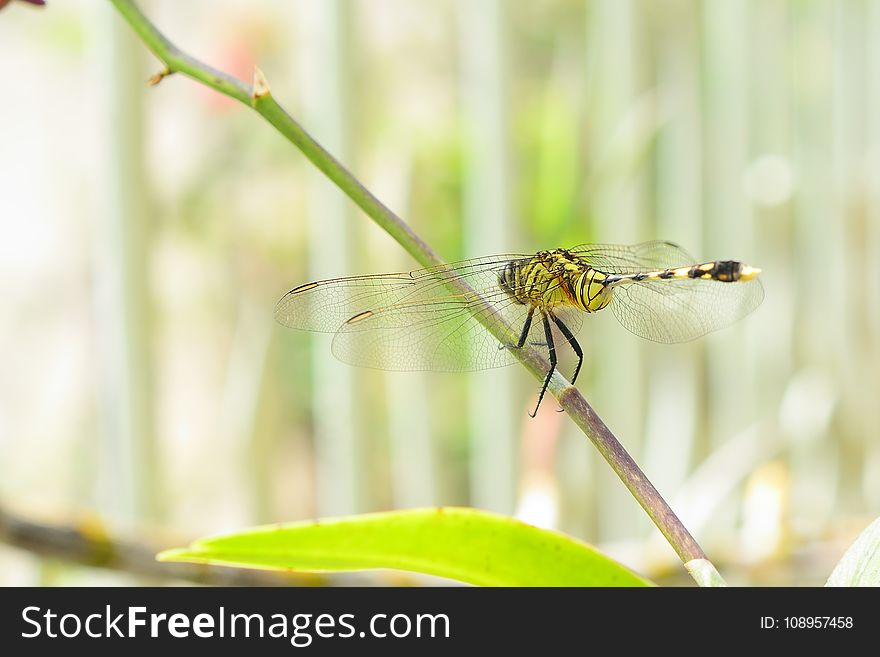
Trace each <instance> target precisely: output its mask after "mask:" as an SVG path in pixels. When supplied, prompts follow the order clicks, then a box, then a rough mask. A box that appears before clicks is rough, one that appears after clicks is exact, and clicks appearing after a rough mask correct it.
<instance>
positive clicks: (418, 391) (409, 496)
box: [370, 142, 438, 509]
mask: <svg viewBox="0 0 880 657" xmlns="http://www.w3.org/2000/svg"><path fill="white" fill-rule="evenodd" d="M388 148H393V149H394V153H393V155H392V156H390V157H388V158H385V159H384V161H383V165H382V166H381V167H377V169H378V171H377V175H378V176H381V177H382V180H381V181H376V183H377V187H380V188H381V189H383V190H384V193H383V196H384V198H385V200H386V202H388V204H389V205H390V206H391V207H393V208H398V209H399V211H400V213H401V215H402V216H404V217H406V216H409V215H410V214H411V212H410V197H409V190H410V189H411V188H412V169H413V166H412V165H413V154H412V150H411V148H410V147H409V142H407V144H400V143H398V144H394V143H391V144H389V146H388ZM385 238H386V236H385V235H384V234H381V241H380V242H377V243H376V245H375V248H373V247H371V248H370V253H375V254H377V255H378V259H379V261H380V262H381V263H383V268H382V271H386V270H387V271H396V270H399V271H406V270H407V269H412V258H411V257H409V256H408V255H406V254H405V253H401V251H400V249H399V248H397V245H396V244H394V243H393V242H391V241H390V240H388V239H385ZM389 263H395V264H389ZM429 376H430V375H429V374H428V373H426V372H385V390H386V394H385V398H386V403H387V412H388V443H389V448H390V452H391V454H390V455H391V497H392V501H393V504H394V507H395V508H398V509H405V508H412V507H424V506H431V505H434V504H437V499H438V498H437V492H438V491H437V477H436V475H435V470H434V454H433V449H432V446H433V431H432V429H433V425H432V422H431V413H430V410H431V400H432V395H431V390H430V388H429V379H428V377H429Z"/></svg>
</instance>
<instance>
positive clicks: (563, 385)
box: [110, 0, 707, 563]
mask: <svg viewBox="0 0 880 657" xmlns="http://www.w3.org/2000/svg"><path fill="white" fill-rule="evenodd" d="M110 1H111V2H112V3H113V5H114V6H115V7H116V8H117V9H118V10H119V12H120V13H121V14H122V16H123V17H124V18H125V20H126V21H128V23H129V24H130V25H131V27H132V28H133V29H134V31H135V32H136V33H137V34H138V35H139V36H140V38H141V39H142V40H143V42H144V43H145V44H146V46H147V47H148V48H149V49H150V50H151V51H152V52H153V54H154V55H155V56H156V57H157V58H159V60H160V61H162V63H163V64H165V67H166V70H165V71H164V72H163V73H162V74H160V75H159V76H157V77H156V78H154V81H158V80H160V79H161V78H162V77H165V76H166V75H170V74H172V73H182V74H183V75H186V76H188V77H191V78H193V79H194V80H197V81H199V82H201V83H202V84H204V85H206V86H208V87H210V88H211V89H214V90H216V91H218V92H220V93H222V94H224V95H226V96H229V97H230V98H235V99H236V100H238V101H240V102H242V103H244V104H246V105H248V106H249V107H251V108H253V109H254V110H255V111H256V112H257V113H258V114H260V115H261V116H262V117H263V118H264V119H266V120H267V121H268V122H269V123H270V124H271V125H272V126H273V127H274V128H275V129H276V130H278V132H280V133H281V134H282V135H283V136H284V137H285V138H286V139H287V140H288V141H290V142H291V143H293V144H294V145H295V146H296V147H297V148H298V149H299V150H300V151H301V152H302V153H303V154H304V155H305V156H306V157H307V158H308V159H309V160H310V161H311V162H312V163H313V164H314V165H315V166H316V167H317V168H318V169H320V170H321V171H322V172H323V173H324V174H325V175H326V176H327V177H328V178H330V180H332V181H333V183H334V184H335V185H336V186H337V187H339V188H340V189H341V190H342V191H343V192H345V194H346V195H347V196H348V197H349V198H351V200H352V201H354V202H355V203H356V204H357V205H358V207H360V208H361V209H362V210H363V211H364V212H365V213H366V214H367V216H369V217H370V218H371V219H372V220H373V221H375V222H376V223H377V224H378V225H379V226H380V227H381V228H382V229H383V230H385V231H386V232H387V233H388V234H389V235H390V236H391V237H393V238H394V239H395V240H396V241H397V242H398V243H399V244H400V245H401V246H402V247H403V248H404V249H406V251H407V252H408V253H409V254H410V255H411V256H412V257H413V258H415V259H416V261H418V262H419V264H421V265H423V266H425V267H429V266H431V265H436V264H441V263H442V262H443V261H442V260H441V259H440V257H439V256H438V255H437V254H436V253H435V252H434V251H433V249H431V248H430V247H429V246H428V245H427V244H426V243H425V242H424V241H423V240H422V239H421V238H420V237H419V236H418V235H417V234H416V233H415V232H414V231H413V230H412V228H410V227H409V225H408V224H407V223H406V222H404V221H403V219H401V218H400V217H398V216H397V215H396V214H395V213H394V212H392V211H391V210H390V209H389V208H388V207H386V206H385V205H384V204H383V203H382V202H381V201H380V200H379V199H377V198H376V197H375V196H374V195H373V194H372V193H371V192H370V191H369V190H368V189H367V188H366V187H364V186H363V185H362V184H361V183H360V182H359V181H358V180H357V178H355V177H354V176H353V175H352V174H351V173H350V172H349V171H348V170H347V169H346V168H345V167H344V166H343V165H342V164H341V163H340V162H339V161H338V160H337V159H336V158H334V157H333V156H332V155H331V154H330V153H328V152H327V151H326V150H325V149H324V148H323V147H322V146H321V145H320V144H319V143H318V142H316V141H315V140H314V139H313V138H312V137H311V136H310V135H309V134H308V133H307V132H306V131H305V130H304V129H303V128H302V126H300V125H299V123H297V122H296V121H295V120H294V119H293V117H291V116H290V115H289V114H288V113H287V112H286V111H285V110H284V109H283V108H282V107H281V105H279V104H278V102H277V101H276V100H275V99H274V98H273V96H272V94H271V92H270V91H269V87H268V85H267V84H266V83H265V80H264V79H263V77H262V73H260V72H259V71H256V72H255V83H254V85H253V86H250V85H247V84H246V83H244V82H242V81H241V80H237V79H235V78H233V77H231V76H229V75H227V74H225V73H222V72H220V71H217V70H215V69H213V68H211V67H210V66H207V65H205V64H203V63H201V62H199V61H197V60H195V59H193V58H192V57H190V56H188V55H186V54H185V53H183V52H181V51H180V50H179V49H178V48H177V47H176V46H174V45H173V44H172V43H171V42H170V41H168V39H166V38H165V37H164V36H163V35H162V34H161V33H160V32H159V31H158V30H157V29H156V27H155V26H154V25H153V24H152V23H151V22H150V21H149V20H148V19H147V18H146V16H144V14H143V13H141V11H140V9H138V7H137V5H136V4H135V3H134V2H133V1H132V0H110ZM484 321H485V325H486V327H487V329H489V330H490V331H492V332H493V333H494V334H495V335H496V337H498V338H499V340H500V341H501V342H502V343H505V342H510V337H509V336H510V335H512V333H511V332H510V331H509V327H507V329H508V330H507V331H505V327H504V326H503V325H502V326H500V327H499V326H496V325H495V324H494V323H490V322H489V320H488V319H486V320H484ZM505 333H507V334H508V335H505ZM516 356H517V358H519V360H520V362H522V364H523V365H524V366H525V367H526V368H527V369H528V370H529V371H530V372H531V373H532V375H533V376H535V378H536V379H538V380H539V381H541V380H543V378H544V376H545V373H546V372H547V370H548V368H549V364H548V363H547V361H546V359H545V358H544V357H543V356H542V355H541V354H540V353H538V352H537V351H535V350H534V349H530V348H526V349H521V350H517V351H516ZM548 390H549V391H550V393H551V394H552V395H553V396H554V397H556V399H557V400H558V401H559V404H560V406H561V407H562V408H563V409H564V410H565V411H566V412H567V413H568V414H569V416H570V417H571V418H572V420H574V422H575V424H577V426H578V427H580V428H581V430H582V431H583V432H584V433H585V434H586V436H587V437H588V438H589V439H590V440H591V441H592V442H593V444H594V445H595V446H596V448H597V449H598V450H599V452H600V453H601V454H602V456H603V457H604V458H605V460H606V461H608V463H609V464H610V465H611V467H612V468H613V470H614V471H615V472H616V473H617V475H618V476H619V477H620V479H621V480H622V481H623V483H624V484H625V485H626V487H627V488H628V489H629V491H630V492H631V493H632V495H633V497H635V498H636V500H637V501H638V503H639V504H640V505H641V506H642V508H643V509H645V511H646V512H647V514H648V516H649V517H650V518H651V520H652V521H653V522H654V524H655V525H657V527H658V529H660V531H661V533H662V534H663V535H664V536H665V537H666V540H668V541H669V543H670V545H672V547H673V549H674V550H675V551H676V553H677V554H678V556H679V557H680V558H681V560H682V561H683V562H684V563H688V562H690V561H693V560H694V559H707V557H706V555H705V553H704V552H703V550H702V549H701V548H700V546H699V545H698V544H697V542H696V541H695V540H694V538H693V536H691V535H690V533H689V532H688V530H687V529H686V528H685V526H684V525H683V524H682V522H681V520H679V519H678V517H677V516H676V515H675V513H674V512H673V511H672V509H671V508H670V507H669V505H668V504H667V503H666V501H665V500H664V499H663V497H662V496H661V495H660V493H659V492H658V491H657V489H656V488H654V486H653V484H651V482H650V481H649V480H648V478H647V477H646V476H645V474H644V473H643V472H642V471H641V469H640V468H639V466H638V465H637V464H636V462H635V461H634V460H633V459H632V457H631V456H630V455H629V453H627V451H626V450H625V449H624V448H623V445H621V444H620V442H619V441H618V440H617V438H615V436H614V434H613V433H611V430H610V429H609V428H608V427H607V426H606V425H605V423H604V422H603V421H602V420H601V418H600V417H599V416H598V415H597V414H596V412H595V411H594V410H593V408H592V407H591V406H590V404H589V403H588V402H587V400H586V399H585V398H584V397H583V395H581V393H580V391H578V390H577V388H575V387H573V386H572V385H571V384H570V383H569V382H568V381H567V380H566V379H565V378H564V377H562V376H561V375H560V374H558V373H557V374H555V375H554V376H553V378H552V380H551V382H550V386H549V388H548Z"/></svg>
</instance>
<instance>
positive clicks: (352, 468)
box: [301, 0, 365, 516]
mask: <svg viewBox="0 0 880 657" xmlns="http://www.w3.org/2000/svg"><path fill="white" fill-rule="evenodd" d="M301 11H302V16H303V18H304V19H305V20H306V21H307V24H308V26H309V29H308V30H306V31H304V32H301V34H303V35H304V36H305V37H306V39H307V44H306V47H305V52H307V53H308V57H306V58H305V60H304V61H303V70H302V76H303V80H304V83H305V84H304V93H303V108H304V119H305V122H306V123H307V124H308V125H309V126H310V127H311V129H312V130H313V131H314V134H315V136H316V137H317V138H318V139H319V140H320V142H321V143H322V144H323V145H324V146H325V147H326V148H327V149H328V150H330V151H331V152H332V153H334V154H335V155H336V157H338V158H339V159H340V160H342V161H343V162H350V161H351V160H352V156H351V155H352V154H351V151H352V148H351V134H350V125H349V120H350V117H349V107H350V106H351V105H350V101H351V99H350V98H349V91H350V89H351V82H352V80H351V78H352V76H351V50H350V45H351V19H352V4H351V0H327V1H325V2H317V3H307V4H305V5H302V8H301ZM307 176H308V197H309V201H308V215H309V219H308V221H309V233H308V234H309V244H308V249H309V278H310V279H311V280H318V279H322V278H330V277H334V276H340V275H343V274H345V273H349V272H346V271H344V270H347V269H348V268H349V262H350V261H351V257H352V241H351V240H350V239H349V236H350V233H351V230H352V225H351V223H352V222H351V221H350V219H351V217H350V215H351V212H350V204H349V203H348V201H347V199H346V198H345V197H344V196H343V195H342V194H340V193H339V190H338V189H336V188H335V187H334V186H333V185H332V184H331V183H330V182H328V181H327V180H326V179H325V178H324V176H323V175H321V173H320V172H318V171H315V170H309V171H308V172H307ZM325 342H326V341H324V342H322V344H324V343H325ZM312 353H313V360H312V371H313V373H314V374H313V393H312V395H313V397H312V418H313V421H314V443H315V446H314V448H315V479H316V485H317V490H316V507H317V508H316V512H317V514H318V515H319V516H334V515H344V514H349V513H356V512H358V511H362V510H363V509H364V508H365V505H364V501H363V500H362V499H361V494H362V492H363V486H362V478H363V477H362V473H363V471H364V469H365V464H364V463H363V461H362V458H361V456H362V454H361V449H360V444H359V436H358V432H357V428H356V427H357V423H356V422H355V419H354V411H355V409H354V399H353V394H352V393H353V390H352V387H353V385H354V374H353V372H352V368H350V367H349V366H347V365H344V364H342V363H340V362H339V361H337V360H335V359H333V358H332V357H330V356H329V354H328V353H327V349H326V348H320V349H314V350H313V352H312Z"/></svg>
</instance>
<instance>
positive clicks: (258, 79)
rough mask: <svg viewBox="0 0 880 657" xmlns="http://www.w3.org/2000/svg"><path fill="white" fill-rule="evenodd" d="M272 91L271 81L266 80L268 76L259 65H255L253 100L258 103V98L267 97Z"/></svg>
mask: <svg viewBox="0 0 880 657" xmlns="http://www.w3.org/2000/svg"><path fill="white" fill-rule="evenodd" d="M270 93H271V92H270V91H269V82H268V81H267V80H266V76H265V75H264V74H263V72H262V71H261V70H260V67H259V66H254V87H253V91H251V100H252V101H253V103H254V104H256V103H257V101H258V100H260V99H262V98H265V97H266V96H268V95H269V94H270Z"/></svg>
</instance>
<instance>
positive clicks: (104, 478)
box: [92, 4, 161, 523]
mask: <svg viewBox="0 0 880 657" xmlns="http://www.w3.org/2000/svg"><path fill="white" fill-rule="evenodd" d="M96 14H97V15H96V21H95V31H94V32H93V35H92V36H93V43H94V51H93V54H94V58H95V59H94V67H95V68H94V70H95V80H96V82H95V88H96V89H97V91H98V94H99V96H100V102H99V103H98V105H99V107H101V109H102V112H103V114H102V115H101V116H100V118H99V121H100V125H101V129H102V134H101V141H100V143H99V144H98V170H97V175H96V185H95V188H96V189H98V190H99V198H98V199H97V211H96V219H95V255H96V259H97V261H96V264H95V286H96V315H97V319H96V323H97V341H98V344H97V350H98V356H99V359H100V363H99V368H100V375H99V376H100V384H99V385H100V392H99V397H98V399H99V402H98V403H99V414H100V417H101V425H102V430H101V443H100V449H99V452H98V461H99V464H100V465H99V470H98V478H97V479H98V494H99V499H98V507H99V508H100V509H101V510H102V511H103V512H104V513H105V514H107V515H108V516H109V517H111V518H113V519H114V520H116V521H121V522H129V523H130V522H134V521H137V520H143V519H145V518H146V519H155V518H156V517H157V516H158V514H159V510H160V508H161V500H160V499H159V497H158V495H157V491H158V490H160V488H159V486H158V485H157V483H158V477H159V473H158V471H157V468H158V464H157V448H156V444H155V435H154V424H153V395H152V382H153V377H152V361H151V357H150V351H151V348H150V338H149V335H150V333H149V319H150V318H149V294H148V287H147V256H148V253H149V245H150V235H149V229H148V226H149V218H148V208H149V196H148V194H147V192H146V190H147V188H148V186H147V184H146V180H145V173H144V169H145V167H144V142H143V135H144V120H143V114H144V112H143V94H144V89H145V85H144V79H145V77H146V76H145V71H144V66H143V46H142V45H141V43H140V41H139V40H138V38H137V36H136V35H134V34H133V33H132V32H131V30H130V29H129V27H128V26H127V25H126V24H125V22H124V21H123V20H122V19H121V18H120V17H119V16H117V15H116V12H115V11H113V9H112V8H111V7H109V6H107V5H104V4H101V5H100V6H99V7H97V8H96Z"/></svg>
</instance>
